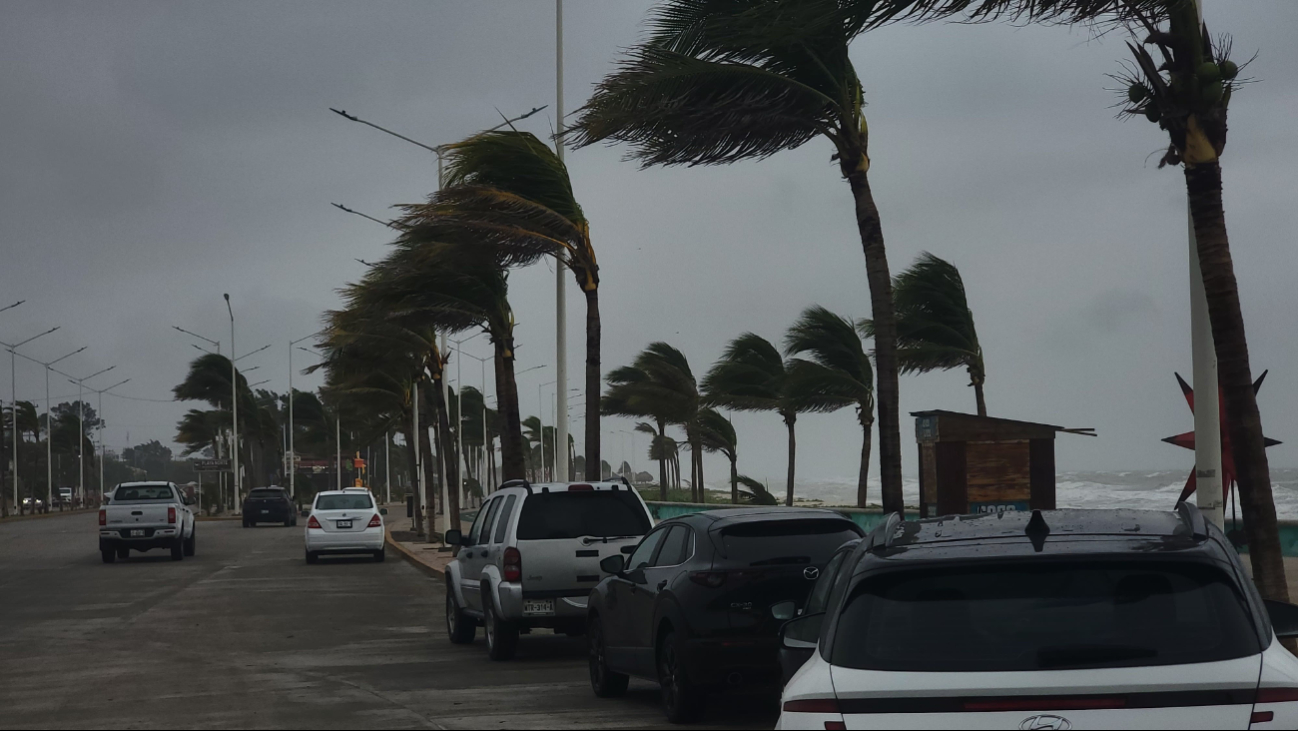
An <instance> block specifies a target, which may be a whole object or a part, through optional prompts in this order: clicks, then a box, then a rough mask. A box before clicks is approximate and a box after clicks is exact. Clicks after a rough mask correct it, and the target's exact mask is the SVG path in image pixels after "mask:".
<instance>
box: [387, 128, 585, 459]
mask: <svg viewBox="0 0 1298 731" xmlns="http://www.w3.org/2000/svg"><path fill="white" fill-rule="evenodd" d="M447 160H448V166H447V173H446V187H444V188H443V189H442V190H440V191H438V192H437V193H435V194H434V195H433V196H432V197H431V198H430V199H429V202H428V203H426V204H422V205H413V206H405V207H404V210H405V212H406V216H405V218H404V219H403V226H405V227H406V233H405V234H404V235H403V240H404V241H406V242H412V243H420V242H430V241H432V242H438V243H447V244H456V245H459V246H464V247H470V248H475V249H478V250H482V251H486V252H489V254H490V255H491V256H492V257H493V258H494V259H495V260H496V261H497V262H498V263H499V264H500V265H501V266H506V267H512V266H525V265H528V264H531V263H533V262H536V261H537V260H539V259H541V258H544V257H547V256H551V257H554V258H555V259H556V260H557V261H558V262H559V263H560V264H562V265H563V266H565V267H567V268H568V269H569V270H570V271H571V272H572V274H573V276H574V277H576V279H577V286H578V287H580V288H581V291H582V293H583V294H584V295H585V297H586V374H585V375H586V384H585V385H586V428H585V434H586V444H585V449H586V455H585V456H586V479H588V480H597V479H599V464H600V441H599V440H600V429H599V392H600V380H601V374H600V339H601V331H600V327H601V326H600V315H599V264H598V263H597V262H596V260H595V249H594V246H593V245H592V243H591V238H590V223H589V222H588V221H587V220H586V215H585V213H583V212H582V209H581V206H580V205H579V204H578V203H577V199H576V197H575V196H574V195H573V192H572V182H571V180H570V179H569V178H568V168H567V167H566V166H565V165H564V164H563V161H562V160H560V159H559V157H558V155H556V154H555V152H554V150H552V149H550V147H549V146H547V145H546V144H545V143H543V142H541V141H540V140H539V139H537V138H536V137H535V136H534V135H532V134H530V133H527V132H518V131H515V130H503V131H498V132H483V133H481V134H477V135H474V136H473V137H470V138H468V139H466V140H464V141H463V142H459V143H457V144H454V145H450V146H449V147H448V148H447ZM502 449H503V445H502Z"/></svg>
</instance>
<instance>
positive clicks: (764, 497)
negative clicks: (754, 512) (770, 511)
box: [735, 475, 780, 505]
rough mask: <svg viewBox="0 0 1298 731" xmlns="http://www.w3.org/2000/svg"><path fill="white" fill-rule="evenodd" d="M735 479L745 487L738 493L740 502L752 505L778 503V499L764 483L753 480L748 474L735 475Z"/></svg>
mask: <svg viewBox="0 0 1298 731" xmlns="http://www.w3.org/2000/svg"><path fill="white" fill-rule="evenodd" d="M735 481H736V482H737V483H739V484H740V485H743V486H744V487H745V488H747V489H745V490H744V491H743V492H741V493H739V496H740V502H745V503H749V504H752V505H779V504H780V501H779V500H777V499H775V496H774V495H772V494H771V493H770V491H768V490H767V489H766V485H763V484H762V483H760V482H758V481H757V480H754V479H753V478H751V477H749V476H748V475H737V476H736V477H735Z"/></svg>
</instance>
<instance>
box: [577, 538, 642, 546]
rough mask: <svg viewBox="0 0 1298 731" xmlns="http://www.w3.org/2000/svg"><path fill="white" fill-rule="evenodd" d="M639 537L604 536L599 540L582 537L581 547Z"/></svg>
mask: <svg viewBox="0 0 1298 731" xmlns="http://www.w3.org/2000/svg"><path fill="white" fill-rule="evenodd" d="M639 537H640V536H604V537H602V538H601V537H596V536H582V537H581V545H583V546H589V545H590V544H592V543H608V542H609V541H618V540H622V539H623V538H639Z"/></svg>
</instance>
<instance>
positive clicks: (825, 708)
mask: <svg viewBox="0 0 1298 731" xmlns="http://www.w3.org/2000/svg"><path fill="white" fill-rule="evenodd" d="M784 712H785V713H838V712H839V710H838V701H837V700H835V699H833V698H806V699H803V700H800V701H785V702H784Z"/></svg>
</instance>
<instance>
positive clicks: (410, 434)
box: [401, 419, 424, 532]
mask: <svg viewBox="0 0 1298 731" xmlns="http://www.w3.org/2000/svg"><path fill="white" fill-rule="evenodd" d="M409 423H410V420H409V419H406V424H407V425H408V424H409ZM401 433H402V434H405V435H406V455H407V457H408V458H409V459H410V479H411V482H412V484H411V486H410V487H411V492H414V488H415V487H416V485H415V484H413V483H414V480H415V479H416V477H415V476H416V475H417V474H418V473H419V468H418V465H419V461H418V457H417V456H416V454H415V433H414V431H412V430H411V428H410V427H409V426H405V427H403V428H402V429H401ZM423 525H424V511H423V506H421V505H419V501H418V500H416V501H415V529H416V531H417V532H422V531H423Z"/></svg>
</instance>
